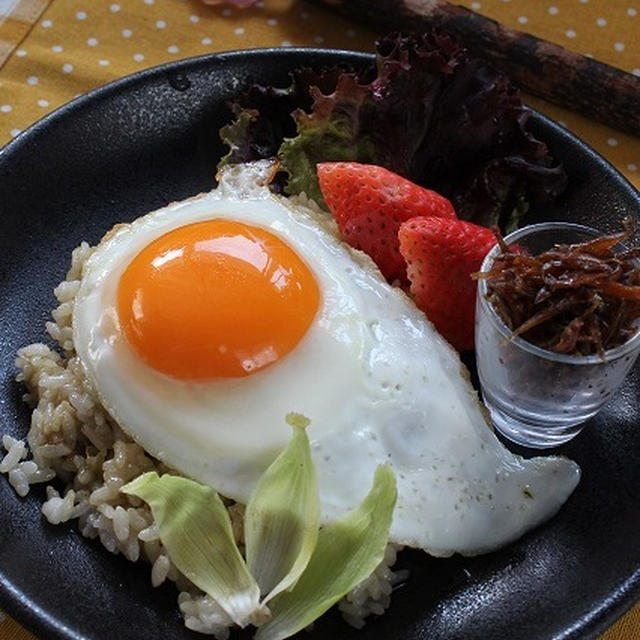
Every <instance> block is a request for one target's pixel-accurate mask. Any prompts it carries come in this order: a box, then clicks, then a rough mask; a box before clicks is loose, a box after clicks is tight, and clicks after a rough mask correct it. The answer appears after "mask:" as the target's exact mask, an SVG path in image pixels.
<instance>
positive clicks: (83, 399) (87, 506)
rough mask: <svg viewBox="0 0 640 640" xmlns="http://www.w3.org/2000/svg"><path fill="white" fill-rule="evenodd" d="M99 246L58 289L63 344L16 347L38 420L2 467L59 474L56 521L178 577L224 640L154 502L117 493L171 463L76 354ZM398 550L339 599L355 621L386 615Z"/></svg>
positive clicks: (53, 494) (57, 322)
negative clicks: (76, 308) (81, 294)
mask: <svg viewBox="0 0 640 640" xmlns="http://www.w3.org/2000/svg"><path fill="white" fill-rule="evenodd" d="M92 252H93V248H91V247H90V246H89V245H88V244H87V243H82V244H81V245H80V246H79V247H78V248H77V249H75V250H74V251H73V254H72V259H71V268H70V270H69V272H68V273H67V277H66V280H64V281H63V282H62V283H60V285H58V287H56V289H55V290H54V293H55V296H56V298H57V300H58V303H59V304H58V306H57V308H56V309H54V310H53V312H52V314H51V315H52V318H53V320H52V321H50V322H47V325H46V329H47V332H48V334H49V335H50V336H51V338H52V339H53V340H54V341H55V343H56V344H57V347H56V348H55V349H52V348H50V347H49V346H47V345H45V344H41V343H36V344H31V345H29V346H26V347H24V348H22V349H20V350H19V351H18V354H17V358H16V367H17V368H18V371H19V373H18V375H17V380H18V381H19V382H22V383H23V384H24V385H25V387H26V389H27V393H26V395H25V396H24V399H25V401H26V402H27V403H29V405H30V406H31V408H32V414H31V426H30V429H29V432H28V434H27V438H26V443H25V442H24V441H22V440H18V439H16V438H13V437H11V436H9V435H5V436H3V437H2V447H3V448H4V449H5V451H6V454H5V455H4V457H3V458H2V459H1V460H0V473H4V474H7V475H8V480H9V483H10V484H11V486H12V487H13V488H14V489H15V491H16V493H17V494H18V495H19V496H22V497H23V496H26V495H27V493H28V492H29V487H30V485H32V484H36V483H43V482H49V481H50V480H52V479H54V478H57V479H58V483H57V486H58V487H64V489H63V491H62V493H60V492H59V491H58V490H57V489H56V488H54V487H53V486H47V487H46V497H47V499H46V501H45V502H44V504H43V505H42V513H43V515H44V517H45V518H46V519H47V520H48V521H49V522H50V523H51V524H60V523H62V522H68V521H69V520H77V522H78V528H79V530H80V532H81V533H82V535H83V536H86V537H87V538H99V539H100V541H101V542H102V544H103V545H104V547H105V548H106V549H108V550H109V551H110V552H111V553H114V554H117V553H120V554H122V555H124V556H125V557H126V558H127V559H128V560H130V561H132V562H136V561H138V560H139V559H141V558H142V559H144V560H145V561H147V562H148V563H149V564H150V565H151V584H152V586H154V587H157V586H159V585H161V584H162V583H164V582H165V581H166V580H170V581H173V582H175V584H176V587H177V588H178V591H179V594H178V607H179V609H180V612H181V614H182V616H183V618H184V623H185V625H186V626H187V627H188V628H189V629H191V630H193V631H197V632H200V633H205V634H210V635H213V636H214V637H215V638H217V639H218V640H225V639H226V638H228V637H229V633H230V628H231V627H232V626H233V623H232V622H231V620H230V618H229V616H228V615H227V614H226V613H225V612H224V611H223V610H222V608H221V607H220V606H219V605H218V604H217V603H216V602H215V600H213V599H212V598H211V597H209V596H208V595H206V594H204V593H203V592H202V591H200V590H199V589H198V588H197V587H195V586H194V585H193V584H192V583H191V582H190V581H189V580H187V579H186V578H185V577H184V576H183V575H182V574H181V573H180V572H179V571H178V569H177V568H176V567H175V566H174V565H173V563H172V562H171V559H170V557H169V555H168V554H167V552H166V550H165V549H164V547H163V545H162V542H161V541H160V539H159V536H158V531H157V528H156V525H155V523H154V520H153V516H152V515H151V510H150V509H149V507H148V506H147V505H146V504H145V503H144V502H142V501H141V500H139V499H138V498H135V497H133V496H127V495H124V494H121V493H120V488H121V487H122V486H124V485H125V484H126V483H127V482H129V481H131V480H133V479H134V478H136V477H137V476H139V475H141V474H142V473H145V472H147V471H157V472H158V473H159V474H162V473H166V472H167V471H170V469H168V468H167V467H166V466H165V465H164V464H162V463H161V462H159V461H158V460H156V459H154V458H153V457H152V456H150V455H149V454H147V453H146V452H145V451H144V449H143V448H142V447H140V446H139V445H138V444H136V443H135V442H134V441H133V440H132V439H131V438H130V437H129V436H127V434H125V433H124V432H123V431H122V429H120V427H119V426H118V425H117V423H115V421H114V420H113V419H112V418H111V417H110V416H109V414H108V413H107V411H106V410H105V409H104V407H102V405H101V404H100V401H99V399H98V396H97V394H96V392H95V390H94V389H93V388H92V386H91V384H90V383H89V381H88V380H87V378H86V376H85V375H84V371H83V368H82V365H81V363H80V361H79V359H78V358H77V356H76V354H75V349H74V345H73V336H72V327H71V322H72V314H73V305H74V301H75V297H76V295H77V293H78V290H79V288H80V280H81V277H82V270H83V266H84V264H85V262H86V260H87V259H88V258H89V256H90V255H91V253H92ZM29 456H30V458H29ZM28 458H29V459H28ZM228 511H229V514H230V517H231V522H232V526H233V531H234V536H235V537H236V541H237V542H238V543H239V544H240V545H242V542H243V531H242V522H243V515H244V507H243V505H240V504H235V503H230V504H229V506H228ZM398 549H399V547H398V546H397V545H393V544H389V545H388V546H387V550H386V553H385V557H384V559H383V561H382V562H381V563H380V565H379V566H378V567H377V568H376V570H375V571H374V572H373V573H372V574H371V576H369V577H368V578H367V579H366V580H364V581H363V582H362V583H360V584H359V585H358V586H357V587H356V588H355V589H353V591H351V592H350V593H349V594H347V596H345V598H343V599H342V601H341V602H340V603H339V608H340V610H341V611H342V614H343V617H344V618H345V620H346V621H347V622H348V623H349V624H351V625H352V626H354V627H357V628H360V627H362V626H363V625H364V623H365V618H366V617H367V616H368V615H370V614H375V615H381V614H382V613H384V611H385V610H386V609H387V607H388V606H389V603H390V597H391V591H392V588H393V585H394V584H396V583H397V582H398V581H400V580H403V579H404V578H405V576H404V575H403V572H394V571H392V569H391V567H392V566H393V565H394V563H395V560H396V553H397V551H398Z"/></svg>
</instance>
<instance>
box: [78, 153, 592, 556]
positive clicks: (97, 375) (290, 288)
mask: <svg viewBox="0 0 640 640" xmlns="http://www.w3.org/2000/svg"><path fill="white" fill-rule="evenodd" d="M268 171H269V168H268V166H267V165H265V164H264V163H256V164H255V165H239V166H236V167H233V168H232V169H229V170H227V171H226V172H225V174H224V175H222V176H221V183H220V186H219V187H218V188H217V189H215V190H214V191H212V192H210V193H206V194H202V195H200V196H197V197H195V198H191V199H189V200H186V201H184V202H179V203H174V204H171V205H169V206H167V207H165V208H163V209H160V210H158V211H155V212H153V213H150V214H148V215H146V216H144V217H141V218H138V219H137V220H135V221H133V222H132V223H130V224H124V225H118V226H117V227H116V228H115V229H114V230H112V231H111V232H110V233H109V234H107V236H106V237H105V238H104V239H103V241H102V242H101V243H100V245H99V246H98V247H97V249H96V250H95V252H94V253H93V255H92V256H91V258H90V259H89V260H88V262H87V264H86V265H85V270H84V273H83V278H82V282H81V286H80V290H79V293H78V296H77V299H76V303H75V308H74V312H73V338H74V343H75V348H76V351H77V353H78V356H79V357H80V360H81V362H82V364H83V366H84V368H85V371H86V374H87V377H88V379H89V380H90V381H91V383H92V384H93V385H94V386H95V388H96V390H97V393H98V395H99V397H100V399H101V401H102V403H103V404H104V406H105V408H106V409H107V411H108V412H109V413H110V414H111V416H112V417H113V418H114V420H116V421H117V422H118V424H119V425H120V426H121V427H122V429H123V430H124V431H126V432H127V433H129V434H130V435H131V437H133V438H134V439H135V440H136V441H137V442H139V443H140V444H141V445H142V446H143V447H144V448H145V449H146V450H147V451H148V452H149V453H151V454H152V455H154V456H155V457H157V458H158V459H160V460H162V461H163V462H165V463H166V464H167V465H168V466H170V467H172V468H174V469H176V470H177V471H179V472H181V473H183V474H185V475H187V476H189V477H191V478H193V479H195V480H198V481H200V482H202V483H206V484H208V485H210V486H211V487H213V488H215V489H216V490H217V491H219V492H220V493H221V494H223V495H225V496H227V497H229V498H233V499H235V500H237V501H240V502H246V501H247V500H248V498H249V496H250V494H251V491H252V489H253V487H254V485H255V483H256V482H257V479H258V478H259V477H260V475H261V474H262V473H263V472H264V470H265V469H266V467H267V466H268V465H269V464H270V462H271V461H272V460H273V459H274V457H275V456H276V455H277V453H278V452H279V451H281V450H282V449H283V448H284V447H285V446H286V444H287V442H288V440H289V438H290V428H289V427H288V426H287V425H286V424H285V421H284V417H285V415H286V414H287V413H288V412H290V411H296V412H299V413H302V414H304V415H306V416H307V417H308V418H309V419H310V420H311V425H310V427H309V429H308V434H309V437H310V440H311V447H312V455H313V459H314V463H315V466H316V471H317V474H318V484H319V491H320V499H321V504H322V516H323V520H324V521H329V520H331V519H333V518H335V517H336V516H338V515H340V514H342V513H344V512H345V511H347V510H348V509H350V508H352V507H354V506H355V505H356V504H358V503H359V502H360V501H361V500H362V499H363V498H364V496H365V495H366V493H367V491H368V490H369V488H370V486H371V481H372V478H373V474H374V470H375V468H376V466H377V465H378V464H380V463H389V464H391V466H392V467H393V469H394V471H395V473H396V477H397V482H398V501H397V506H396V510H395V513H394V519H393V524H392V527H391V535H390V538H391V540H392V541H394V542H397V543H400V544H405V545H409V546H413V547H420V548H422V549H424V550H426V551H428V552H429V553H432V554H434V555H438V556H446V555H450V554H452V553H454V552H460V553H463V554H467V555H472V554H477V553H481V552H484V551H488V550H491V549H495V548H497V547H499V546H501V545H503V544H505V543H506V542H509V541H510V540H513V539H515V538H517V537H518V536H520V535H521V534H522V533H523V532H525V531H526V530H528V529H530V528H531V527H533V526H535V525H536V524H538V523H540V522H541V521H543V520H545V519H547V518H549V517H550V516H551V515H553V514H554V513H555V512H556V511H557V510H558V509H559V508H560V506H561V505H562V504H563V503H564V501H565V500H566V499H567V498H568V496H569V495H570V494H571V492H572V491H573V489H574V488H575V486H576V484H577V482H578V479H579V474H580V470H579V467H578V466H577V465H576V464H575V463H574V462H572V461H570V460H568V459H566V458H564V457H554V456H548V457H540V458H533V459H531V460H524V459H522V458H520V457H518V456H516V455H513V454H512V453H510V452H509V451H508V450H507V449H506V448H505V447H504V446H503V445H502V444H501V443H500V442H499V441H498V439H497V438H496V437H495V435H494V433H493V432H492V430H491V428H490V427H489V425H488V423H487V420H486V416H485V413H484V411H483V407H482V405H481V403H480V402H479V400H478V398H477V395H476V392H475V391H474V389H473V388H472V386H471V384H470V382H469V380H468V375H467V374H466V371H465V369H464V367H463V365H462V364H461V362H460V360H459V358H458V355H457V353H456V352H455V351H454V350H453V349H452V347H451V346H450V345H449V344H448V343H447V342H446V341H445V340H444V339H443V338H442V337H441V336H440V335H439V334H438V333H437V332H436V330H435V329H434V328H433V326H432V325H431V324H430V323H429V321H428V320H427V319H426V317H425V316H424V314H423V313H422V312H421V311H419V310H418V309H416V307H415V306H414V304H413V303H412V301H411V300H410V299H409V298H408V297H407V296H406V295H405V294H404V293H403V292H402V291H401V290H399V289H397V288H394V287H392V286H390V285H389V284H388V283H387V282H386V281H385V280H384V278H383V277H382V276H381V274H380V272H379V271H378V269H377V268H376V266H375V265H374V264H373V262H372V261H371V260H370V259H369V258H368V256H366V255H364V254H362V253H360V252H357V251H355V250H353V249H351V248H350V247H348V246H347V245H346V244H344V243H343V242H342V241H341V239H340V237H339V235H338V233H337V231H336V230H335V228H334V226H333V225H332V223H331V221H330V220H328V219H327V215H326V214H324V213H322V212H320V211H317V210H316V209H315V208H314V207H313V206H305V205H304V204H302V203H301V202H299V201H291V200H288V199H286V198H283V197H280V196H277V195H274V194H272V193H271V192H270V191H269V189H268V188H267V187H265V186H263V184H264V182H265V174H266V173H268ZM311 205H312V203H311Z"/></svg>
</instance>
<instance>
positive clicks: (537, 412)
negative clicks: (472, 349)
mask: <svg viewBox="0 0 640 640" xmlns="http://www.w3.org/2000/svg"><path fill="white" fill-rule="evenodd" d="M600 235H602V233H601V232H599V231H597V230H595V229H591V228H590V227H585V226H582V225H578V224H572V223H566V222H547V223H542V224H535V225H530V226H528V227H524V228H522V229H519V230H518V231H516V232H514V233H512V234H510V235H508V236H507V237H506V238H505V241H506V242H507V244H516V243H517V244H518V246H520V247H524V248H526V249H528V250H529V251H530V252H531V253H532V254H538V253H541V252H542V251H545V250H546V249H549V248H550V247H551V246H553V245H554V244H564V243H569V244H571V243H576V242H584V241H585V240H590V239H592V238H594V237H596V236H600ZM499 251H500V249H499V247H497V246H496V247H494V248H493V249H492V250H491V251H490V252H489V253H488V254H487V256H486V258H485V259H484V262H483V264H482V268H481V270H482V271H489V270H490V269H491V263H492V262H493V259H494V257H495V256H496V255H497V254H498V253H499ZM486 294H487V281H486V280H483V279H479V280H478V294H477V299H476V338H475V341H476V361H477V367H478V374H479V377H480V385H481V388H482V396H483V400H484V402H485V404H486V406H487V408H488V409H489V412H490V414H491V419H492V421H493V423H494V425H495V427H496V428H497V429H498V431H500V432H501V433H502V434H503V435H504V436H506V437H507V438H509V439H510V440H512V441H514V442H517V443H518V444H521V445H524V446H526V447H534V448H547V447H555V446H558V445H560V444H562V443H564V442H567V441H568V440H570V439H571V438H573V437H574V436H576V435H577V434H578V433H580V431H581V430H582V428H583V426H584V423H585V421H586V420H588V419H589V418H591V417H592V416H594V415H595V414H596V413H597V412H598V411H599V410H600V408H601V407H602V405H603V404H604V403H605V402H606V401H607V400H608V399H609V397H610V396H611V395H612V394H613V393H614V392H615V391H616V389H617V388H618V387H619V386H620V384H621V383H622V381H623V380H624V378H625V376H626V375H627V373H628V372H629V369H631V367H632V366H633V364H634V362H635V360H636V358H637V356H638V353H640V331H638V332H637V333H636V334H635V335H634V336H633V337H632V338H631V339H630V340H628V341H627V342H626V343H624V344H623V345H620V346H619V347H616V348H614V349H610V350H608V351H607V352H606V354H605V355H606V357H605V359H604V360H603V359H602V358H601V357H600V356H599V355H591V356H570V355H565V354H559V353H553V352H551V351H547V350H546V349H542V348H540V347H537V346H535V345H533V344H531V343H529V342H527V341H526V340H523V339H522V338H520V337H515V338H514V337H513V336H512V331H511V330H510V329H509V328H508V327H507V326H506V325H505V324H504V323H503V322H502V320H501V319H500V317H499V316H498V314H497V313H496V312H495V310H494V309H493V306H492V305H491V304H490V303H489V301H488V300H487V298H486Z"/></svg>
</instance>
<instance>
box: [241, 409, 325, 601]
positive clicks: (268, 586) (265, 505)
mask: <svg viewBox="0 0 640 640" xmlns="http://www.w3.org/2000/svg"><path fill="white" fill-rule="evenodd" d="M287 422H288V423H289V424H290V425H291V426H292V427H293V436H292V438H291V442H290V443H289V445H288V446H287V448H286V449H285V450H284V451H283V452H282V453H281V454H280V455H279V456H278V457H277V458H276V459H275V461H274V462H273V463H272V464H271V466H270V467H269V468H268V469H267V470H266V471H265V473H264V474H263V476H262V477H261V478H260V480H259V482H258V484H257V485H256V487H255V489H254V491H253V493H252V494H251V498H250V500H249V503H248V504H247V510H246V513H245V519H244V536H245V545H246V553H247V565H248V567H249V571H250V572H251V575H253V577H254V578H255V579H256V581H257V582H258V585H259V586H260V592H261V593H262V594H267V595H266V596H265V598H264V600H263V603H266V602H268V601H269V600H270V599H271V598H273V597H274V596H276V595H277V594H278V593H280V592H281V591H284V590H285V589H289V588H290V587H292V586H293V585H294V584H295V582H296V581H297V580H298V578H299V577H300V575H301V574H302V572H303V571H304V569H305V567H306V566H307V563H308V562H309V558H310V557H311V554H312V553H313V550H314V548H315V546H316V540H317V538H318V527H319V526H320V500H319V498H318V487H317V482H316V474H315V469H314V467H313V461H312V460H311V450H310V448H309V439H308V438H307V434H306V432H305V428H306V427H307V425H308V424H309V420H308V419H307V418H305V417H304V416H301V415H299V414H289V415H287Z"/></svg>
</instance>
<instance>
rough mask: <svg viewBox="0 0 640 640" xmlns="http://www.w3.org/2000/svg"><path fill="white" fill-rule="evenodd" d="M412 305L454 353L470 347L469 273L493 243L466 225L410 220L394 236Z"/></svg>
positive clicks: (472, 308)
mask: <svg viewBox="0 0 640 640" xmlns="http://www.w3.org/2000/svg"><path fill="white" fill-rule="evenodd" d="M398 238H399V240H400V253H401V254H402V256H403V257H404V259H405V260H406V261H407V275H408V276H409V281H410V282H411V293H412V295H413V297H414V300H415V303H416V305H417V306H418V307H419V308H420V309H422V311H424V312H425V313H426V314H427V317H428V318H429V320H431V322H433V324H434V325H435V327H436V329H437V330H438V331H439V332H440V333H441V334H442V335H443V336H444V337H445V338H446V339H447V340H448V341H449V342H450V343H451V344H452V345H453V346H454V347H455V348H456V349H458V350H460V351H462V350H464V349H472V348H473V336H474V315H475V299H476V283H475V281H474V280H472V278H471V274H472V273H474V272H476V271H479V270H480V266H481V264H482V260H483V259H484V257H485V256H486V255H487V253H488V252H489V250H490V249H491V247H493V245H494V244H495V243H496V239H495V236H494V235H493V233H492V232H491V231H490V230H489V229H487V228H485V227H479V226H477V225H475V224H472V223H471V222H464V221H462V220H445V219H443V218H414V219H413V220H409V221H408V222H404V223H403V224H402V225H401V226H400V231H399V232H398Z"/></svg>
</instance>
